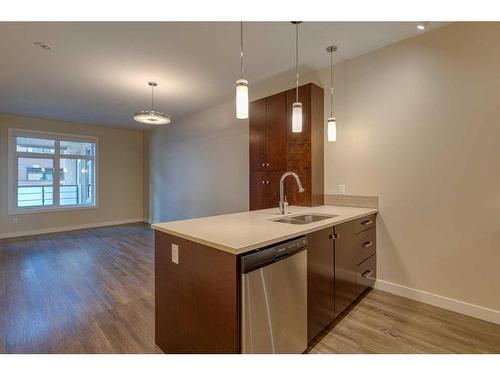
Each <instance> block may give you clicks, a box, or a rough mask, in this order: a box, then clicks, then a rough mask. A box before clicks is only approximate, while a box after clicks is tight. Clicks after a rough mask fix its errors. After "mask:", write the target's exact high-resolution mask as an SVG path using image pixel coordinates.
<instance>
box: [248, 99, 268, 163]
mask: <svg viewBox="0 0 500 375" xmlns="http://www.w3.org/2000/svg"><path fill="white" fill-rule="evenodd" d="M266 102H267V101H266V99H265V98H264V99H260V100H256V101H254V102H251V103H250V108H249V109H250V114H251V115H250V117H249V119H248V121H249V136H250V145H249V148H250V172H254V171H262V170H264V166H265V157H266V156H265V153H266Z"/></svg>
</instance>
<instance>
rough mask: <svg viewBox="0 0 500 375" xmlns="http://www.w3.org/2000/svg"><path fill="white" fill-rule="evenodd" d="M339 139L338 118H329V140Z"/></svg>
mask: <svg viewBox="0 0 500 375" xmlns="http://www.w3.org/2000/svg"><path fill="white" fill-rule="evenodd" d="M336 140H337V120H336V119H335V117H330V118H329V119H328V142H335V141H336Z"/></svg>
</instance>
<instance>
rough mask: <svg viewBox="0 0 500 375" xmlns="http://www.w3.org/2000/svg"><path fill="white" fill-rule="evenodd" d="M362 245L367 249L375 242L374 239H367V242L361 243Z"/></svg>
mask: <svg viewBox="0 0 500 375" xmlns="http://www.w3.org/2000/svg"><path fill="white" fill-rule="evenodd" d="M361 246H363V247H364V248H365V249H367V248H369V247H371V246H373V242H372V241H366V242H363V243H362V244H361Z"/></svg>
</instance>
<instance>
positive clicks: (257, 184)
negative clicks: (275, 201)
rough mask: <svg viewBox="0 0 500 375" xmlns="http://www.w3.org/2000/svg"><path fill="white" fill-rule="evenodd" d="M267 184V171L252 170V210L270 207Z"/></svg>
mask: <svg viewBox="0 0 500 375" xmlns="http://www.w3.org/2000/svg"><path fill="white" fill-rule="evenodd" d="M267 186H268V179H267V173H266V172H259V171H257V172H250V210H261V209H263V208H267V207H268V206H267V204H268V203H267V199H268V197H267V194H266V192H267V190H268V189H267Z"/></svg>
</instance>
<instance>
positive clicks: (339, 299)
mask: <svg viewBox="0 0 500 375" xmlns="http://www.w3.org/2000/svg"><path fill="white" fill-rule="evenodd" d="M367 228H368V229H367ZM335 234H336V237H337V238H336V240H335V317H337V316H339V315H340V314H341V313H342V312H343V311H344V310H345V309H346V308H347V307H349V305H350V304H351V303H353V302H354V301H355V300H356V299H357V298H358V297H359V295H360V294H361V293H363V291H364V290H365V289H366V288H367V287H371V286H373V280H374V279H375V275H376V228H375V215H370V216H366V217H363V218H361V219H356V220H353V221H348V222H346V223H343V224H340V225H337V226H335Z"/></svg>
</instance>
